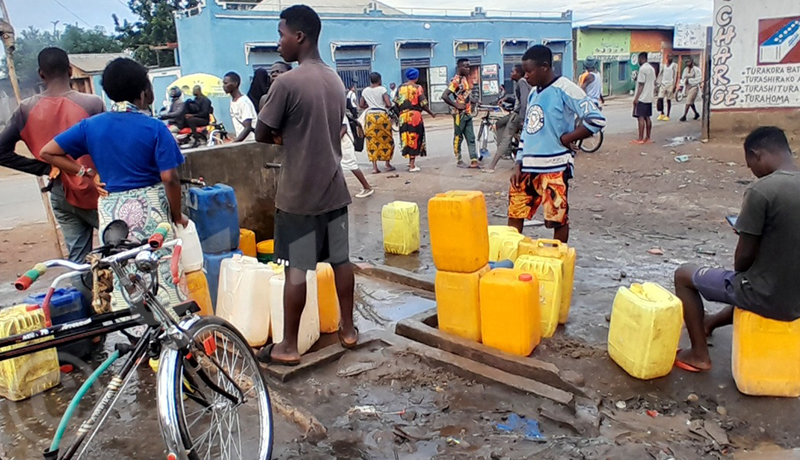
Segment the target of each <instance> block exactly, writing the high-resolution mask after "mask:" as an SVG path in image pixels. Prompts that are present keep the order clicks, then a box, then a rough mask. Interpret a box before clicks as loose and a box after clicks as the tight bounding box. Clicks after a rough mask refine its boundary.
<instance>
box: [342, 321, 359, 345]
mask: <svg viewBox="0 0 800 460" xmlns="http://www.w3.org/2000/svg"><path fill="white" fill-rule="evenodd" d="M354 329H355V330H356V341H355V342H353V343H349V344H348V343H347V342H345V341H344V339H342V335H341V334H339V344H341V345H342V348H344V349H345V350H352V349H353V348H355V347H357V346H358V337H360V336H361V334H360V333H359V332H358V327H355V326H354Z"/></svg>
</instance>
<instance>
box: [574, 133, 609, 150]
mask: <svg viewBox="0 0 800 460" xmlns="http://www.w3.org/2000/svg"><path fill="white" fill-rule="evenodd" d="M602 145H603V132H602V131H598V132H597V133H595V134H594V135H593V136H591V137H587V138H586V139H583V140H582V141H580V142H579V143H578V147H580V149H581V150H583V151H584V152H586V153H594V152H596V151H598V150H600V147H601V146H602Z"/></svg>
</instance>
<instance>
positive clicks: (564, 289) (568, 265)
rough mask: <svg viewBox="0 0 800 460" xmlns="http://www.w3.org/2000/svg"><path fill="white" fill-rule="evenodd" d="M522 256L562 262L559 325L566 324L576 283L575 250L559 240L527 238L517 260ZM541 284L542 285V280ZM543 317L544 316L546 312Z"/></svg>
mask: <svg viewBox="0 0 800 460" xmlns="http://www.w3.org/2000/svg"><path fill="white" fill-rule="evenodd" d="M522 256H539V257H546V258H548V259H554V260H559V261H561V268H562V272H561V305H560V308H559V312H558V324H566V323H567V320H568V319H569V309H570V304H571V303H572V287H573V284H574V282H575V257H576V252H575V248H571V247H569V246H567V244H566V243H562V242H561V241H558V240H548V239H540V240H532V239H530V238H525V239H523V240H522V241H520V243H519V249H518V258H517V260H519V259H520V258H522ZM539 282H540V285H541V279H540V280H539ZM542 315H543V316H544V312H542ZM545 336H546V335H545Z"/></svg>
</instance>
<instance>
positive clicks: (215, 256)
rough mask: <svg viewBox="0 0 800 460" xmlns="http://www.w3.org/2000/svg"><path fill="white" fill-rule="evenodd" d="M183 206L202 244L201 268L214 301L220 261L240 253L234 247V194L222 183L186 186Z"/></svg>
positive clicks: (236, 231) (236, 234)
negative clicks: (206, 185) (185, 197)
mask: <svg viewBox="0 0 800 460" xmlns="http://www.w3.org/2000/svg"><path fill="white" fill-rule="evenodd" d="M187 207H188V209H189V218H191V219H192V221H194V223H195V226H196V228H197V235H198V236H199V238H200V244H201V246H202V248H203V269H204V271H205V273H206V279H207V281H208V287H209V294H210V296H211V301H212V304H214V303H215V302H216V300H217V298H218V287H219V275H220V267H221V264H222V261H223V260H225V259H230V258H231V257H233V255H234V254H241V253H242V251H240V250H239V249H237V248H238V247H239V210H238V206H237V204H236V194H235V193H234V191H233V188H231V187H229V186H227V185H225V184H217V185H213V186H209V187H197V188H190V189H189V199H188V206H187ZM214 306H215V305H214Z"/></svg>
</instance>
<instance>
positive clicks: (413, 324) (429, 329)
mask: <svg viewBox="0 0 800 460" xmlns="http://www.w3.org/2000/svg"><path fill="white" fill-rule="evenodd" d="M436 326H437V324H436V311H435V310H431V311H428V312H425V313H424V314H419V315H416V316H414V317H412V318H409V319H405V320H403V321H400V322H399V323H397V326H396V328H395V333H396V334H398V335H401V336H403V337H407V338H409V339H411V340H414V341H417V342H421V343H423V344H425V345H429V346H431V347H434V348H438V349H441V350H444V351H446V352H449V353H453V354H455V355H458V356H461V357H463V358H467V359H470V360H472V361H475V362H478V363H481V364H485V365H487V366H490V367H493V368H496V369H499V370H501V371H504V372H508V373H510V374H514V375H518V376H520V377H525V378H528V379H533V380H536V381H539V382H542V383H545V384H547V385H551V386H553V387H556V388H559V389H561V390H564V391H568V392H572V393H579V394H583V391H582V390H581V389H580V388H578V387H577V386H576V385H574V384H573V383H570V382H569V381H567V380H565V379H564V377H563V376H562V375H561V372H560V370H559V369H558V367H557V366H556V365H555V364H552V363H548V362H545V361H542V360H539V359H536V358H532V357H525V358H522V357H519V356H514V355H511V354H508V353H504V352H502V351H499V350H495V349H492V348H490V347H487V346H485V345H483V344H480V343H476V342H472V341H470V340H467V339H463V338H461V337H457V336H454V335H450V334H447V333H445V332H442V331H440V330H439V329H437V328H436Z"/></svg>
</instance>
